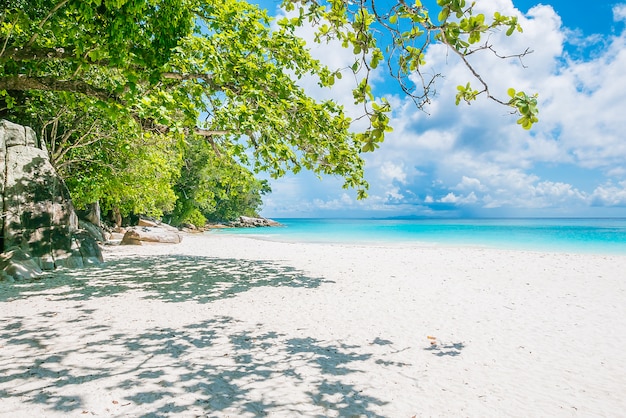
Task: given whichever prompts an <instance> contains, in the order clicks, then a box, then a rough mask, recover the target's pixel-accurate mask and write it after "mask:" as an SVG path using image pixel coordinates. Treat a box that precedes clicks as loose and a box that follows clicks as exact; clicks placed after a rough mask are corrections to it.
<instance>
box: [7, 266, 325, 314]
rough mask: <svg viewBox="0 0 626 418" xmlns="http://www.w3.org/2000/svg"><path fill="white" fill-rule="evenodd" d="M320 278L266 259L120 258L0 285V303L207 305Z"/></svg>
mask: <svg viewBox="0 0 626 418" xmlns="http://www.w3.org/2000/svg"><path fill="white" fill-rule="evenodd" d="M323 282H325V280H324V279H322V278H319V277H317V278H316V277H309V276H306V275H305V274H304V273H303V272H301V271H299V270H296V269H295V268H293V267H289V266H283V265H279V264H276V263H273V262H269V261H255V260H243V259H222V258H212V257H190V256H181V255H168V256H152V257H135V258H122V259H118V260H113V261H109V262H106V263H104V264H103V265H101V266H93V267H87V268H83V269H76V270H69V269H59V270H57V271H55V272H53V273H50V274H47V275H45V276H42V277H41V278H38V279H35V280H28V281H20V282H15V283H0V301H6V300H14V299H16V298H25V297H30V296H37V295H52V294H54V297H55V298H58V299H59V300H87V299H91V298H97V297H103V296H112V295H116V294H119V293H123V292H127V291H131V290H141V291H143V292H145V294H144V295H142V297H143V298H146V299H159V300H163V301H166V302H182V301H190V300H192V301H195V302H198V303H208V302H211V301H214V300H218V299H223V298H227V297H232V296H235V295H237V294H239V293H242V292H246V291H248V290H250V289H251V288H255V287H265V286H269V287H279V286H286V287H303V288H315V287H318V286H319V285H320V284H322V283H323ZM57 288H58V289H62V290H55V289H57Z"/></svg>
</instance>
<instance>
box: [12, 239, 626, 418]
mask: <svg viewBox="0 0 626 418" xmlns="http://www.w3.org/2000/svg"><path fill="white" fill-rule="evenodd" d="M105 258H106V260H107V262H106V264H105V265H104V266H102V267H95V268H88V269H82V270H74V271H69V270H68V271H64V272H57V273H55V274H54V275H51V276H48V277H46V278H43V279H41V280H38V281H36V282H30V283H19V282H16V283H0V319H1V325H0V416H6V417H43V416H46V417H57V416H58V417H62V416H100V417H102V416H105V417H139V416H142V417H143V416H150V417H161V416H163V417H165V416H181V417H186V416H215V417H256V416H265V415H267V416H272V417H294V416H311V417H351V416H365V417H406V418H409V417H413V416H417V417H461V416H467V417H486V416H493V417H504V416H507V417H513V416H516V417H517V416H518V417H528V416H535V417H537V416H545V417H555V416H579V417H591V416H608V417H612V416H624V414H626V350H625V348H626V256H615V255H611V256H609V255H607V256H603V255H581V254H561V253H540V252H525V251H501V250H493V249H481V248H453V247H428V246H414V247H400V246H348V245H335V244H302V243H299V244H298V243H279V242H269V241H262V240H257V239H252V238H247V237H241V236H239V237H238V236H228V235H218V234H206V235H190V236H186V237H185V239H184V240H183V243H182V244H178V245H149V246H146V245H144V246H132V247H131V246H124V247H115V246H111V247H106V249H105Z"/></svg>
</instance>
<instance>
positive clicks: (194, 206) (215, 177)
mask: <svg viewBox="0 0 626 418" xmlns="http://www.w3.org/2000/svg"><path fill="white" fill-rule="evenodd" d="M174 190H175V191H176V196H177V199H176V208H175V210H174V212H173V218H172V223H173V224H181V223H191V224H194V225H196V226H202V225H204V224H205V223H206V221H207V220H210V221H230V220H234V219H236V218H237V217H239V216H242V215H243V216H258V211H259V209H260V207H261V204H262V201H261V195H263V194H265V193H268V192H270V191H271V189H270V188H269V185H268V184H267V181H263V180H257V179H256V178H255V177H254V175H253V173H251V172H250V171H249V170H247V169H246V168H245V167H243V166H241V165H240V164H238V163H237V161H235V160H234V159H233V158H232V157H231V156H228V155H219V156H218V155H215V151H214V150H213V148H212V147H211V146H210V145H209V144H207V143H206V141H194V142H193V143H191V144H189V146H188V147H187V148H186V150H185V155H184V158H183V167H182V170H181V174H180V178H179V180H178V182H177V183H176V185H175V187H174Z"/></svg>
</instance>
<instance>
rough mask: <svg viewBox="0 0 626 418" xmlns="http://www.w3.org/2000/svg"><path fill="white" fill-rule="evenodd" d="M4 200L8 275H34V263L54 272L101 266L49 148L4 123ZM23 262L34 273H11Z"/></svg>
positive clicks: (2, 235)
mask: <svg viewBox="0 0 626 418" xmlns="http://www.w3.org/2000/svg"><path fill="white" fill-rule="evenodd" d="M0 196H1V197H2V201H1V203H0V204H1V207H0V209H1V210H2V219H1V223H0V228H1V231H0V253H2V258H1V259H0V269H2V271H3V274H2V275H3V277H5V278H6V277H7V276H8V277H13V278H15V279H21V278H27V277H32V275H34V274H37V272H36V271H31V270H33V263H34V265H36V266H38V267H39V268H40V269H41V270H52V269H54V268H56V267H83V266H84V265H89V264H96V263H101V262H102V254H101V252H100V248H99V247H98V245H97V243H96V242H95V240H94V239H93V238H92V237H91V236H90V235H89V234H86V233H84V232H82V231H81V230H80V229H79V227H78V217H77V216H76V212H75V211H74V207H73V205H72V201H71V199H70V196H69V191H68V189H67V187H66V186H65V184H64V183H63V180H62V179H61V178H60V177H59V176H58V175H57V173H56V171H55V169H54V167H53V166H52V164H50V160H49V159H48V152H47V151H46V148H45V145H44V144H43V143H41V142H39V141H38V139H37V137H36V135H35V132H34V131H33V130H32V129H31V128H29V127H24V126H21V125H17V124H14V123H11V122H8V121H6V120H0ZM26 259H28V260H29V262H28V263H26V262H25V260H26ZM20 263H22V264H24V263H25V264H28V266H27V268H28V269H30V270H29V271H31V273H29V274H28V275H25V274H17V273H15V274H14V273H11V271H14V270H15V271H17V270H19V269H17V268H15V265H16V264H18V265H19V264H20ZM10 266H13V267H10Z"/></svg>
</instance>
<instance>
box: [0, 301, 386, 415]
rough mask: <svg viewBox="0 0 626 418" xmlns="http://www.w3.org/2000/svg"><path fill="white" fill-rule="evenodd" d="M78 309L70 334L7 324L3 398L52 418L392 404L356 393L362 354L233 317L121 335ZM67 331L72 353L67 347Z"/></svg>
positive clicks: (48, 320)
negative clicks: (59, 417)
mask: <svg viewBox="0 0 626 418" xmlns="http://www.w3.org/2000/svg"><path fill="white" fill-rule="evenodd" d="M75 308H76V312H77V318H78V319H76V320H74V321H73V322H72V323H71V324H70V323H67V322H58V321H57V322H54V318H53V316H51V315H50V313H43V314H40V315H39V316H37V317H33V318H27V317H14V318H11V319H9V320H6V321H4V322H3V325H2V328H1V329H0V341H2V344H3V346H4V348H2V350H3V351H5V352H7V351H8V352H9V354H11V356H7V355H3V356H2V357H0V393H1V394H2V395H3V397H7V398H9V397H17V398H19V399H20V403H21V404H22V405H25V407H26V408H34V407H35V406H37V407H38V408H40V409H39V410H41V409H42V408H43V410H45V411H48V412H49V413H54V412H55V411H56V412H57V413H58V414H66V413H82V414H89V415H92V414H95V415H103V414H104V415H107V416H128V415H132V416H150V417H162V416H172V415H181V414H182V415H184V416H189V415H191V416H193V415H196V416H243V415H246V416H261V415H266V414H271V413H272V412H275V413H277V414H279V415H280V414H282V415H287V416H301V415H307V416H328V415H333V416H367V417H381V415H379V414H378V413H377V412H376V408H377V407H380V406H383V405H385V404H386V402H385V401H383V400H380V399H377V398H375V397H372V396H369V395H366V394H364V393H363V389H362V388H359V387H357V386H356V385H355V384H353V382H354V379H353V376H354V374H357V373H365V371H364V370H365V369H364V367H363V362H366V361H368V360H370V359H371V358H372V354H371V353H366V352H364V351H363V347H358V346H346V345H343V344H338V345H337V344H332V343H330V344H329V343H325V342H322V341H318V340H316V339H313V338H287V337H286V336H285V335H282V334H279V333H276V332H272V331H267V330H264V329H261V328H260V327H257V326H255V327H252V328H251V327H250V326H249V325H248V326H242V325H241V323H240V322H238V321H236V320H234V319H233V318H231V317H227V316H220V317H215V318H212V319H208V320H204V321H200V322H196V323H192V324H188V325H183V326H180V327H176V328H172V327H153V328H150V329H146V330H145V331H142V332H139V333H131V332H120V331H119V330H117V331H115V330H113V329H112V327H110V326H109V325H107V324H106V323H98V324H94V318H93V317H92V312H89V310H87V309H84V308H83V307H82V306H81V305H77V306H76V307H75ZM70 327H71V328H70ZM67 329H71V330H72V332H71V335H72V336H73V337H74V339H73V340H72V341H73V342H72V343H71V344H69V346H68V344H67V341H66V343H65V344H60V343H59V341H65V340H63V339H64V338H65V339H67V338H69V336H68V335H67V334H68V333H67V332H66V330H67ZM61 347H65V348H64V349H61ZM86 360H87V361H86ZM94 397H95V398H96V399H103V401H100V402H96V404H95V405H94V403H93V400H92V399H93V398H94ZM28 405H30V406H28ZM98 405H104V407H105V408H106V410H105V409H99V410H98V409H97V406H98ZM107 406H108V407H107ZM101 408H102V407H101Z"/></svg>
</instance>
